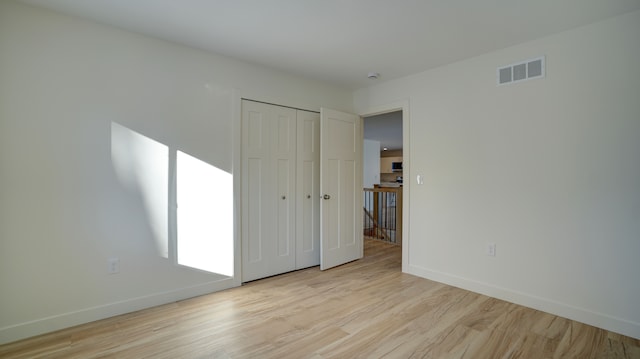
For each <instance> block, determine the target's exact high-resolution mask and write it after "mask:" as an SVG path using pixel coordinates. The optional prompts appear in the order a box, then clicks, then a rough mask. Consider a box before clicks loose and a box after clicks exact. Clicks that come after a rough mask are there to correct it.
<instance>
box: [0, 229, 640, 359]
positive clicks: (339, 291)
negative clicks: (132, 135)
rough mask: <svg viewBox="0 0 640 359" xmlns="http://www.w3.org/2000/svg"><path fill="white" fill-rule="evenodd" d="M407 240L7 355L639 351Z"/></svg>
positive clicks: (593, 354)
mask: <svg viewBox="0 0 640 359" xmlns="http://www.w3.org/2000/svg"><path fill="white" fill-rule="evenodd" d="M400 268H401V248H400V247H398V246H394V245H390V244H387V243H383V242H378V241H372V240H368V241H366V242H365V257H364V258H363V259H362V260H359V261H355V262H351V263H348V264H345V265H343V266H340V267H337V268H333V269H331V270H328V271H324V272H322V271H320V270H319V268H318V267H313V268H308V269H304V270H300V271H296V272H291V273H287V274H284V275H280V276H276V277H271V278H266V279H263V280H258V281H254V282H251V283H247V284H245V285H243V286H242V287H240V288H234V289H231V290H226V291H222V292H218V293H213V294H210V295H205V296H201V297H197V298H192V299H188V300H183V301H179V302H176V303H171V304H167V305H163V306H159V307H155V308H149V309H146V310H142V311H139V312H135V313H130V314H126V315H121V316H117V317H113V318H108V319H105V320H102V321H97V322H94V323H88V324H85V325H81V326H77V327H74V328H69V329H65V330H61V331H58V332H55V333H50V334H46V335H41V336H38V337H35V338H30V339H26V340H22V341H19V342H15V343H10V344H6V345H3V346H0V358H65V359H66V358H83V359H84V358H161V359H162V358H316V359H320V358H437V359H441V358H474V359H475V358H492V359H493V358H536V359H537V358H605V359H609V358H626V359H632V358H640V341H639V340H637V339H633V338H629V337H625V336H622V335H619V334H615V333H611V332H607V331H605V330H602V329H598V328H594V327H591V326H588V325H585V324H582V323H578V322H574V321H571V320H569V319H565V318H561V317H557V316H555V315H552V314H548V313H544V312H540V311H537V310H533V309H529V308H525V307H522V306H519V305H516V304H512V303H508V302H505V301H501V300H498V299H494V298H490V297H487V296H484V295H480V294H477V293H472V292H469V291H466V290H462V289H459V288H455V287H450V286H447V285H444V284H441V283H437V282H433V281H430V280H426V279H423V278H418V277H415V276H411V275H408V274H404V273H401V271H400Z"/></svg>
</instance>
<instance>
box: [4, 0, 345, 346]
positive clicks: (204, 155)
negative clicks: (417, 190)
mask: <svg viewBox="0 0 640 359" xmlns="http://www.w3.org/2000/svg"><path fill="white" fill-rule="evenodd" d="M0 79H1V80H0V303H1V305H0V344H1V343H5V342H8V341H13V340H16V339H20V338H23V337H27V336H32V335H36V334H39V333H43V332H47V331H52V330H56V329H59V328H62V327H66V326H71V325H75V324H78V323H83V322H88V321H92V320H96V319H100V318H103V317H107V316H112V315H116V314H120V313H124V312H128V311H132V310H136V309H140V308H144V307H148V306H152V305H157V304H160V303H165V302H171V301H174V300H177V299H181V298H185V297H189V296H194V295H198V294H202V293H207V292H211V291H214V290H217V289H219V288H221V287H224V286H228V285H229V283H228V281H229V279H228V278H226V277H225V276H221V275H216V274H212V273H208V272H203V271H199V270H195V269H191V268H188V267H184V266H178V265H176V264H175V263H174V262H173V261H172V260H171V258H165V257H163V253H162V250H160V251H159V249H158V247H157V243H156V242H155V240H156V239H157V238H156V236H157V233H156V232H154V228H156V226H157V225H159V226H160V227H161V228H171V226H172V225H175V224H172V223H171V222H170V221H169V223H167V222H168V219H167V217H166V216H165V217H164V220H163V216H159V218H160V220H161V221H162V222H163V223H159V224H158V223H154V218H155V219H157V218H158V216H154V214H153V213H152V212H153V211H152V210H150V209H149V202H148V200H147V197H145V196H146V194H145V193H146V192H145V191H146V190H147V189H146V188H143V186H140V183H143V182H144V181H143V182H140V183H138V182H136V181H135V180H136V178H133V180H134V181H133V182H134V183H138V184H137V185H135V184H134V185H131V183H129V182H128V181H127V180H126V179H127V175H126V174H125V175H124V177H123V174H122V173H120V172H119V170H120V169H121V167H122V166H120V165H121V164H123V163H124V165H123V166H124V168H133V169H136V168H138V169H139V168H143V167H144V166H147V165H149V164H148V163H139V162H136V161H138V159H139V156H138V153H137V152H136V151H135V150H136V148H135V147H131V148H126V149H125V151H124V152H122V153H121V156H119V157H118V158H119V160H117V161H116V160H115V159H113V158H112V154H113V151H114V149H113V148H112V141H113V140H114V138H115V137H118V136H120V135H118V136H114V138H112V132H113V131H115V133H118V134H121V133H125V134H124V135H123V136H124V137H126V138H139V139H142V140H140V141H142V142H145V143H149V144H153V145H152V147H154V146H155V147H158V148H161V149H163V150H162V151H161V152H162V153H163V154H161V156H160V160H161V162H162V160H163V158H162V156H164V160H165V165H166V154H165V153H167V152H171V151H182V152H184V153H186V154H188V155H190V156H193V157H195V158H197V159H198V160H200V161H204V162H205V163H208V164H210V165H213V166H215V167H216V168H218V169H220V170H223V171H225V172H227V173H232V174H233V175H234V176H236V178H237V174H238V173H237V171H236V169H235V168H236V167H235V166H236V165H237V164H238V163H239V162H238V158H239V157H238V153H237V150H238V149H239V146H238V143H239V142H238V141H239V136H238V134H239V132H238V131H239V125H238V122H237V120H238V119H239V114H238V108H239V98H238V97H239V96H242V97H246V98H251V99H256V100H261V101H266V102H273V103H277V104H284V105H289V106H294V107H299V108H304V109H309V110H316V111H317V110H319V108H320V106H327V107H332V108H336V109H340V110H345V111H351V110H352V94H351V92H348V91H344V90H342V89H340V88H335V87H332V86H328V85H325V84H322V83H318V82H313V81H308V80H305V79H302V78H298V77H295V76H291V75H286V74H283V73H280V72H276V71H273V70H269V69H266V68H260V67H256V66H253V65H249V64H246V63H241V62H238V61H235V60H232V59H229V58H225V57H221V56H216V55H213V54H210V53H206V52H203V51H198V50H195V49H192V48H188V47H185V46H181V45H176V44H173V43H169V42H165V41H161V40H156V39H153V38H149V37H145V36H142V35H137V34H134V33H130V32H127V31H122V30H118V29H115V28H112V27H109V26H103V25H100V24H97V23H93V22H90V21H86V20H82V19H79V18H74V17H70V16H66V15H60V14H56V13H54V12H51V11H48V10H43V9H39V8H35V7H30V6H27V5H24V4H21V3H16V2H13V1H2V2H0ZM127 136H129V137H127ZM121 137H122V136H121ZM145 139H146V140H145ZM128 166H129V167H128ZM144 168H146V167H144ZM143 172H144V171H143ZM164 173H165V174H166V172H164ZM129 175H131V174H129ZM129 177H131V176H129ZM123 178H124V179H123ZM168 180H169V181H170V182H171V181H174V180H175V178H169V179H168ZM165 188H166V187H165ZM161 189H162V188H161ZM161 197H162V196H161ZM164 199H165V200H166V196H165V197H164ZM151 207H153V206H151ZM161 207H162V206H161ZM156 208H157V207H156ZM236 210H237V209H236ZM236 213H237V211H236ZM110 257H118V258H120V273H119V274H117V275H109V274H107V259H108V258H110ZM231 280H233V281H234V282H233V283H235V284H237V283H239V282H238V280H237V279H234V278H231Z"/></svg>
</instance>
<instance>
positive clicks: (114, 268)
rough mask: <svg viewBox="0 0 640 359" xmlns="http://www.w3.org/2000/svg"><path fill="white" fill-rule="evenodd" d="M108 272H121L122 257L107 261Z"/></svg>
mask: <svg viewBox="0 0 640 359" xmlns="http://www.w3.org/2000/svg"><path fill="white" fill-rule="evenodd" d="M107 273H109V274H116V273H120V258H115V257H114V258H109V260H108V261H107Z"/></svg>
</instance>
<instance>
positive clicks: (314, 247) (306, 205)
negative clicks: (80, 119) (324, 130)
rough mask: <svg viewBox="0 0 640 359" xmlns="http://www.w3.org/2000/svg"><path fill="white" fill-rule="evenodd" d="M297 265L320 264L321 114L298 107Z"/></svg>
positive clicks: (301, 266)
mask: <svg viewBox="0 0 640 359" xmlns="http://www.w3.org/2000/svg"><path fill="white" fill-rule="evenodd" d="M297 115H298V116H297V118H298V123H297V126H298V148H297V151H298V153H297V155H298V160H297V174H298V178H297V182H298V183H297V209H296V213H297V219H296V223H297V225H296V269H301V268H307V267H312V266H317V265H318V264H320V114H318V113H315V112H308V111H298V113H297Z"/></svg>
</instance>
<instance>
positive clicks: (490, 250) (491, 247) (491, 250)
mask: <svg viewBox="0 0 640 359" xmlns="http://www.w3.org/2000/svg"><path fill="white" fill-rule="evenodd" d="M486 254H487V255H488V256H490V257H495V256H496V244H495V243H487V248H486Z"/></svg>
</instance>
